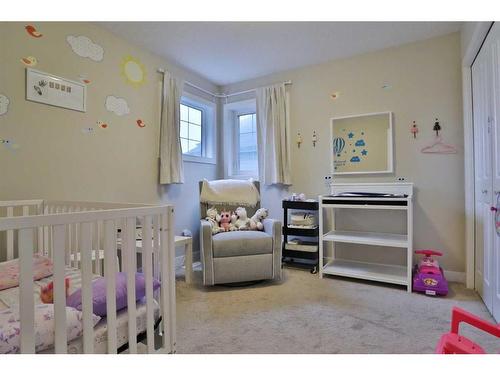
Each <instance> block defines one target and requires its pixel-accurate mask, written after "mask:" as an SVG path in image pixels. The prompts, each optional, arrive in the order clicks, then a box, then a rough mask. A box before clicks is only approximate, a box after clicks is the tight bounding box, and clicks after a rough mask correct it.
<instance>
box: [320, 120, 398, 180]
mask: <svg viewBox="0 0 500 375" xmlns="http://www.w3.org/2000/svg"><path fill="white" fill-rule="evenodd" d="M330 156H331V164H332V174H334V175H349V174H372V173H392V172H393V137H392V112H378V113H367V114H363V115H355V116H345V117H336V118H332V119H331V138H330Z"/></svg>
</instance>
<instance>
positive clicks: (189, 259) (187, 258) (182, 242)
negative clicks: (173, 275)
mask: <svg viewBox="0 0 500 375" xmlns="http://www.w3.org/2000/svg"><path fill="white" fill-rule="evenodd" d="M174 243H175V247H179V246H184V265H185V266H186V271H185V273H184V280H185V281H186V283H187V284H191V283H192V282H193V238H192V237H184V236H175V239H174ZM135 247H136V248H137V252H138V253H140V252H141V251H142V240H136V241H135Z"/></svg>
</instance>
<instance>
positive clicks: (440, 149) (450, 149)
mask: <svg viewBox="0 0 500 375" xmlns="http://www.w3.org/2000/svg"><path fill="white" fill-rule="evenodd" d="M420 152H422V153H424V154H456V153H457V152H458V150H457V148H456V147H455V146H453V145H450V144H448V143H444V142H443V140H442V138H441V137H436V140H435V141H434V143H432V144H430V145H428V146H425V147H424V148H422V149H421V150H420Z"/></svg>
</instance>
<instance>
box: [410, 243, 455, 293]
mask: <svg viewBox="0 0 500 375" xmlns="http://www.w3.org/2000/svg"><path fill="white" fill-rule="evenodd" d="M415 254H422V255H424V257H423V258H422V259H421V260H420V262H419V263H418V264H417V265H416V266H415V267H414V268H413V291H414V292H423V293H425V294H427V295H431V296H435V295H441V296H445V295H447V294H448V282H447V281H446V279H445V278H444V273H443V269H442V268H441V267H439V263H438V261H437V260H436V259H434V258H432V256H433V255H436V256H441V255H443V254H442V253H441V252H439V251H435V250H417V251H415Z"/></svg>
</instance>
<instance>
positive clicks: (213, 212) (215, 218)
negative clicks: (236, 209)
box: [205, 207, 221, 234]
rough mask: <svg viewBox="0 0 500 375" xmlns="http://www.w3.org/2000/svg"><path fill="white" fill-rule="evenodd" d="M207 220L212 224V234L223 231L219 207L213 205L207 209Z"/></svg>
mask: <svg viewBox="0 0 500 375" xmlns="http://www.w3.org/2000/svg"><path fill="white" fill-rule="evenodd" d="M205 220H206V221H208V222H209V223H210V225H211V226H212V234H217V233H219V232H220V231H221V228H220V226H219V223H220V221H221V216H220V215H219V214H218V213H217V209H216V208H215V207H211V208H209V209H208V210H207V217H206V218H205Z"/></svg>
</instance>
